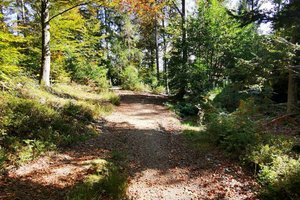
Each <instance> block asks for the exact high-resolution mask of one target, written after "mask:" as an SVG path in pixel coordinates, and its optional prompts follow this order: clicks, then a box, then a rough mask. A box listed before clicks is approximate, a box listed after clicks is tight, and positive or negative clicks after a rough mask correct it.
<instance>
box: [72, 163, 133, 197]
mask: <svg viewBox="0 0 300 200" xmlns="http://www.w3.org/2000/svg"><path fill="white" fill-rule="evenodd" d="M92 164H93V166H94V167H93V168H94V171H95V173H94V174H92V175H89V176H88V177H87V178H85V180H84V181H83V183H81V184H78V185H77V186H75V187H74V188H73V189H72V190H71V191H70V192H69V194H68V197H67V199H70V200H71V199H74V200H77V199H78V200H79V199H80V200H81V199H86V200H89V199H99V198H110V199H115V200H118V199H126V197H125V192H126V188H127V178H126V176H125V175H124V174H123V173H122V171H121V169H120V168H119V167H117V166H116V165H115V164H113V163H111V162H107V161H105V160H101V159H99V160H94V161H92Z"/></svg>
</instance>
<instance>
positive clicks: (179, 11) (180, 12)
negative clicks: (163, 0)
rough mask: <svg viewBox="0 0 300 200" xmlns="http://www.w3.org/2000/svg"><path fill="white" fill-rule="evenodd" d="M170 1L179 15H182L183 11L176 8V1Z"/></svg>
mask: <svg viewBox="0 0 300 200" xmlns="http://www.w3.org/2000/svg"><path fill="white" fill-rule="evenodd" d="M172 3H173V5H174V7H175V9H176V10H177V11H178V13H179V14H180V15H181V17H183V13H182V11H181V10H180V9H179V8H178V6H177V5H176V3H175V2H174V1H172Z"/></svg>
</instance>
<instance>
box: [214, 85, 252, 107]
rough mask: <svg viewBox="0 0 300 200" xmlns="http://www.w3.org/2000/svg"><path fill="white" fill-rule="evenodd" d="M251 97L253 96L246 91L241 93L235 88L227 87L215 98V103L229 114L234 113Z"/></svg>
mask: <svg viewBox="0 0 300 200" xmlns="http://www.w3.org/2000/svg"><path fill="white" fill-rule="evenodd" d="M249 97H251V95H250V94H248V93H247V92H246V91H241V90H240V89H239V88H237V87H235V86H227V87H225V88H224V89H223V90H222V92H220V93H218V94H217V95H216V96H215V98H214V100H213V103H214V104H215V105H216V106H217V107H220V108H223V109H226V110H227V111H228V112H233V111H235V110H236V109H237V108H238V107H239V104H240V101H241V100H246V99H247V98H249Z"/></svg>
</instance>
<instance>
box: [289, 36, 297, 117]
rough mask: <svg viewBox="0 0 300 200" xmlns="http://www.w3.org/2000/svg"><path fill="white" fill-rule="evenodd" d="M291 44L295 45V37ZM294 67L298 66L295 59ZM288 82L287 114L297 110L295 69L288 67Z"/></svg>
mask: <svg viewBox="0 0 300 200" xmlns="http://www.w3.org/2000/svg"><path fill="white" fill-rule="evenodd" d="M291 42H292V43H293V44H296V42H297V41H296V36H295V35H294V36H293V37H292V38H291ZM298 54H299V51H297V52H296V57H297V56H298ZM295 61H296V62H294V64H295V65H297V64H298V61H297V59H295ZM288 71H289V82H288V100H287V113H288V114H290V113H293V112H295V110H296V109H297V108H298V82H297V81H298V80H297V78H298V77H297V74H296V72H295V71H296V67H293V66H290V67H289V69H288Z"/></svg>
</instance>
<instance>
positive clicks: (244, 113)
mask: <svg viewBox="0 0 300 200" xmlns="http://www.w3.org/2000/svg"><path fill="white" fill-rule="evenodd" d="M171 108H173V109H175V111H177V112H180V109H178V108H181V107H180V106H176V105H175V106H173V107H171ZM181 110H182V109H181ZM183 110H184V109H183ZM269 112H270V111H268V110H266V107H264V106H263V105H258V104H256V102H255V101H254V99H248V100H245V101H243V100H242V101H240V106H239V107H238V109H236V110H235V111H234V112H231V113H228V112H227V111H226V110H225V111H222V109H219V108H214V107H213V106H212V105H210V106H207V107H206V113H205V115H204V118H205V122H206V128H201V130H195V129H194V130H193V129H191V127H195V126H196V125H195V123H193V122H190V121H189V122H188V123H186V122H184V124H183V125H184V127H185V130H184V135H185V137H186V138H187V140H188V142H189V145H190V146H192V147H194V148H195V149H197V150H198V151H201V152H208V151H210V150H212V148H213V146H214V147H218V148H220V149H223V150H224V151H225V152H226V153H227V155H228V156H230V157H231V158H233V159H238V160H239V161H241V163H242V164H243V165H244V166H246V167H247V168H249V169H250V170H252V172H253V174H254V176H255V177H257V180H258V181H259V183H260V184H261V185H262V187H261V188H262V189H261V191H260V193H259V195H260V198H261V199H287V200H293V199H300V190H299V188H300V155H299V151H297V147H299V141H300V138H299V135H289V134H286V133H285V132H284V130H285V129H282V132H280V131H277V132H276V133H273V132H271V131H270V130H269V129H268V128H267V127H266V125H265V124H267V122H268V121H269V120H270V119H269V117H268V116H266V115H265V114H264V113H269ZM180 113H181V116H183V117H184V119H185V118H186V116H185V115H184V113H185V112H180ZM193 121H195V120H193ZM286 125H287V126H288V124H286ZM198 126H199V125H198ZM279 130H280V129H279Z"/></svg>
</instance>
